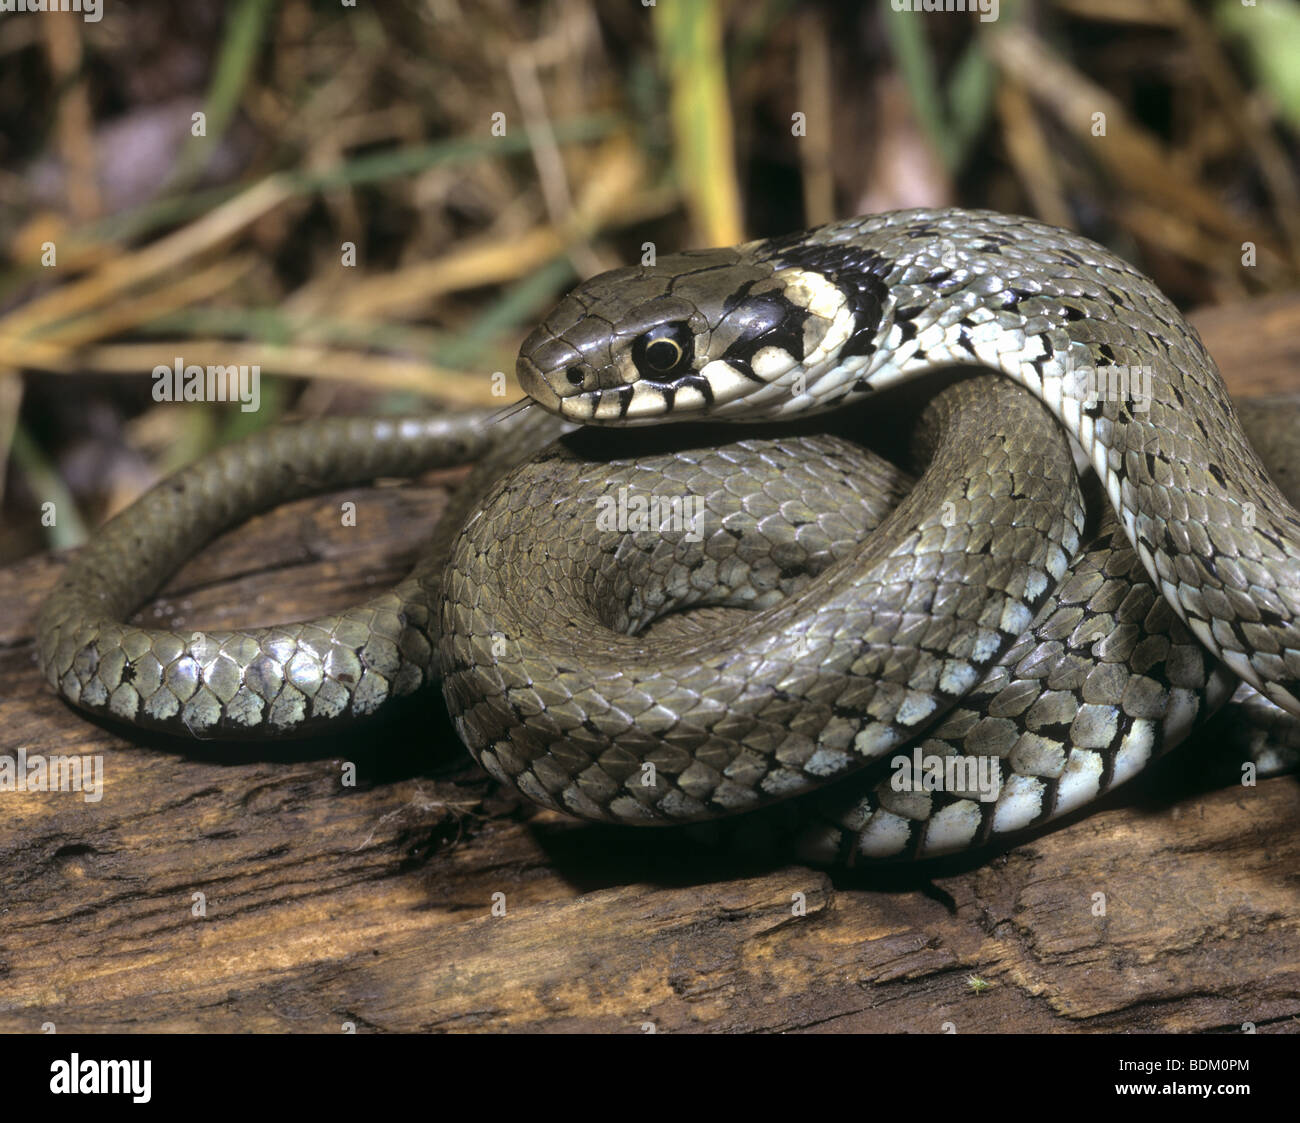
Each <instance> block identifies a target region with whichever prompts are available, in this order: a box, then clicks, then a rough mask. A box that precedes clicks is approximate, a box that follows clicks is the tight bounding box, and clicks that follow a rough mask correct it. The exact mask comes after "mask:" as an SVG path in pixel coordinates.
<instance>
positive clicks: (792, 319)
mask: <svg viewBox="0 0 1300 1123" xmlns="http://www.w3.org/2000/svg"><path fill="white" fill-rule="evenodd" d="M751 287H752V286H751V285H746V286H745V287H744V290H743V293H740V294H736V295H735V296H733V297H731V298H730V299H728V301H727V306H728V308H727V310H728V312H729V313H730V315H731V317H732V319H733V321H734V322H735V323H736V325H737V327H738V328H739V331H740V337H739V338H738V339H737V340H736V341H735V342H734V343H733V344H732V345H731V346H730V347H728V348H727V350H726V352H725V353H724V354H723V356H722V357H723V358H724V359H725V360H726V361H727V362H729V363H730V364H731V365H732V366H733V367H734V368H735V369H736V370H738V371H740V372H741V373H742V374H743V375H744V376H745V377H746V378H751V379H753V380H754V381H755V382H762V381H763V379H761V378H759V377H758V376H757V375H755V374H754V372H753V367H752V365H751V364H752V363H753V360H754V356H755V355H756V354H758V352H759V351H761V350H762V349H763V348H764V347H780V348H781V349H782V350H783V351H786V352H787V353H789V354H790V355H793V356H794V358H795V360H796V361H798V362H802V361H803V358H804V349H803V326H804V323H805V322H806V321H807V319H808V317H809V316H810V315H811V313H810V312H809V311H808V309H806V308H801V307H799V305H797V304H795V303H793V302H792V301H790V300H788V299H787V298H786V297H785V296H784V295H782V294H781V293H776V292H770V293H763V294H762V295H761V296H748V292H749V289H750V288H751Z"/></svg>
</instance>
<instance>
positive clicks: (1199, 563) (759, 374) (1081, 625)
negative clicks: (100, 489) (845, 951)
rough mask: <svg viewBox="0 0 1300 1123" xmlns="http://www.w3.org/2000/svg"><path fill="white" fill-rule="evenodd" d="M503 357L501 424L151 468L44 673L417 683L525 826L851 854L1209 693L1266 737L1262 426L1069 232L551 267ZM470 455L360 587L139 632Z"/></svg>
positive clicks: (231, 701)
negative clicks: (177, 574)
mask: <svg viewBox="0 0 1300 1123" xmlns="http://www.w3.org/2000/svg"><path fill="white" fill-rule="evenodd" d="M516 375H517V378H518V382H519V384H520V386H521V387H522V388H523V390H524V392H525V394H526V395H527V397H526V398H525V399H524V400H523V401H522V402H521V403H520V404H519V405H518V406H517V407H514V408H510V409H507V410H504V411H503V410H498V411H495V412H492V411H485V410H477V411H468V412H465V413H450V414H442V415H430V416H410V417H377V418H319V419H314V420H308V421H303V422H297V423H285V424H281V425H277V426H274V427H271V428H269V429H266V430H263V431H261V432H259V433H257V434H254V435H253V436H252V437H250V438H247V439H246V440H244V441H243V442H242V443H239V444H235V445H230V446H227V447H225V448H222V449H219V450H218V451H216V452H215V453H213V454H211V455H209V456H208V457H206V458H203V459H201V460H199V461H197V462H196V463H195V464H193V465H191V466H189V467H187V468H184V469H182V470H181V471H180V472H179V473H177V474H176V475H174V476H172V477H170V478H168V479H165V480H163V481H162V482H161V483H160V484H158V485H157V486H156V487H154V488H153V489H152V490H151V491H149V492H147V493H146V494H145V495H144V496H142V497H141V498H140V499H138V500H137V501H136V502H135V503H134V504H133V505H131V506H130V507H128V508H127V509H126V510H125V511H123V512H122V513H121V514H119V515H118V516H116V517H115V518H114V519H113V520H111V521H110V522H109V523H107V524H106V525H105V526H104V527H103V528H101V530H100V531H99V532H98V533H97V534H96V536H95V537H94V538H93V540H92V541H91V543H90V544H89V545H87V546H86V547H84V548H83V549H82V550H80V552H79V553H78V554H77V555H76V556H75V558H74V559H73V560H72V561H71V562H70V564H69V565H68V566H67V567H66V569H65V570H64V572H63V573H62V575H61V577H60V579H59V580H58V582H57V585H56V587H55V589H54V591H53V592H52V594H51V595H50V596H49V598H48V600H47V602H46V603H45V605H44V606H43V609H42V611H41V614H40V617H39V621H38V628H37V656H38V659H39V662H40V665H41V667H42V669H43V672H44V675H45V677H46V679H47V680H48V682H49V684H50V686H51V687H52V688H53V689H54V690H55V691H57V692H58V693H59V694H61V695H62V696H63V697H64V698H65V699H66V700H67V701H68V702H70V703H71V704H73V705H74V706H76V707H79V708H80V709H81V710H83V711H86V712H87V713H89V714H91V715H93V716H96V717H99V718H103V719H106V720H108V721H109V722H114V723H123V722H125V723H129V724H131V725H133V726H137V727H142V728H151V729H156V730H160V731H163V732H164V733H169V734H173V735H176V736H180V737H199V738H218V739H239V738H247V737H257V738H279V737H290V736H301V735H310V734H313V733H317V732H321V731H324V730H329V729H332V728H335V727H337V726H339V725H341V724H343V723H346V722H348V721H351V720H354V719H361V718H366V717H370V716H373V715H375V714H377V713H379V712H382V711H383V709H384V708H385V707H386V706H389V705H391V704H392V703H393V701H394V700H396V699H398V698H401V697H404V696H407V695H411V694H413V693H415V692H417V691H420V690H422V689H424V688H425V687H426V686H428V685H429V684H431V683H433V682H435V681H440V682H441V684H442V690H443V697H444V699H445V701H446V705H447V708H448V711H449V713H450V714H451V716H452V719H453V721H454V724H455V727H456V730H457V732H458V733H459V735H460V737H461V739H462V740H463V741H464V743H465V745H466V746H467V747H468V749H469V750H470V752H471V753H472V755H473V756H474V757H475V759H476V760H477V761H478V762H479V763H480V764H481V765H482V766H483V768H484V769H485V770H486V771H487V773H488V774H489V775H490V776H491V777H493V778H494V779H495V780H497V781H499V782H501V783H503V784H506V785H509V786H512V787H514V788H515V789H517V790H518V791H519V792H521V793H522V794H523V795H524V796H526V797H528V798H529V799H530V800H532V801H534V802H535V803H537V804H540V805H542V806H544V807H546V808H550V809H553V810H558V811H561V812H564V813H567V814H569V815H574V816H578V817H580V818H583V819H587V820H592V821H599V822H614V823H621V824H632V825H644V826H672V825H680V824H697V823H700V822H705V821H711V820H714V819H717V818H720V817H723V816H733V817H735V818H736V820H737V822H739V823H741V824H743V823H745V822H749V821H759V820H761V817H762V816H763V815H764V814H779V815H786V816H793V820H794V821H796V822H797V824H798V826H797V828H796V829H795V830H794V839H793V845H794V846H795V849H796V851H797V852H798V853H799V854H800V855H802V856H803V857H805V858H807V859H808V860H810V861H819V860H821V861H827V862H847V863H848V864H856V863H868V862H875V861H886V862H888V861H899V860H906V859H918V858H929V857H934V856H938V855H943V854H950V853H954V852H957V851H963V850H969V849H972V848H978V847H981V846H984V845H987V844H991V843H995V842H998V841H1000V840H1002V839H1004V838H1014V837H1016V836H1017V835H1018V834H1019V833H1020V832H1024V831H1027V830H1031V829H1035V828H1037V827H1040V826H1041V825H1042V824H1044V823H1046V822H1048V821H1050V820H1053V819H1055V818H1057V817H1059V816H1062V815H1065V814H1067V813H1069V812H1072V811H1074V810H1075V809H1077V808H1080V807H1084V806H1085V805H1088V804H1090V803H1092V802H1093V801H1095V800H1097V799H1099V798H1100V797H1101V796H1102V795H1104V794H1105V793H1106V792H1108V791H1110V790H1111V789H1113V788H1114V787H1116V786H1118V785H1119V784H1122V783H1124V782H1125V781H1127V780H1129V779H1131V778H1132V777H1134V776H1136V775H1137V774H1139V773H1140V772H1141V771H1142V770H1143V769H1144V768H1146V767H1147V766H1148V765H1149V764H1150V763H1151V762H1152V761H1154V760H1156V759H1157V758H1159V757H1160V756H1161V755H1162V754H1163V753H1164V752H1166V751H1167V750H1168V749H1169V748H1172V747H1173V746H1175V745H1177V744H1178V743H1179V742H1181V741H1182V740H1184V739H1185V738H1186V737H1187V736H1188V735H1189V734H1190V733H1191V732H1192V731H1193V730H1194V729H1196V728H1198V727H1200V726H1201V725H1203V724H1204V723H1205V722H1206V721H1207V720H1208V719H1209V717H1210V715H1212V714H1213V713H1214V712H1215V711H1216V710H1218V709H1219V708H1220V707H1221V706H1223V705H1224V704H1225V703H1227V702H1228V701H1229V699H1231V698H1232V697H1233V696H1234V693H1235V694H1236V696H1237V701H1238V702H1239V703H1241V704H1242V705H1244V706H1247V707H1251V708H1253V710H1254V711H1256V712H1258V713H1267V714H1268V715H1271V717H1272V718H1274V719H1276V720H1277V721H1278V722H1280V723H1282V724H1285V723H1288V722H1290V720H1291V718H1292V716H1293V715H1296V714H1298V713H1300V702H1298V701H1297V697H1298V696H1300V515H1298V514H1297V512H1296V509H1295V508H1294V507H1293V506H1292V505H1291V503H1290V502H1289V501H1288V499H1287V498H1286V497H1285V496H1284V494H1283V492H1282V491H1281V489H1280V488H1279V486H1278V483H1277V482H1276V481H1275V480H1274V479H1273V477H1272V476H1270V474H1269V470H1268V469H1267V468H1266V467H1265V465H1264V464H1263V463H1262V462H1261V460H1260V458H1259V456H1258V455H1257V454H1256V452H1255V451H1254V450H1253V448H1252V444H1251V441H1250V439H1249V438H1248V437H1247V435H1246V432H1245V431H1244V429H1243V419H1245V420H1246V422H1247V423H1248V424H1250V425H1251V426H1252V427H1253V428H1254V427H1257V432H1258V433H1259V435H1258V436H1257V437H1256V443H1261V444H1262V443H1266V442H1267V441H1268V440H1269V439H1270V438H1269V437H1268V436H1267V434H1268V432H1269V431H1270V429H1269V426H1270V425H1271V424H1272V423H1273V422H1274V421H1276V419H1277V418H1278V417H1279V416H1281V414H1282V411H1281V410H1280V409H1276V408H1269V407H1268V406H1265V407H1263V408H1259V409H1255V410H1247V409H1244V408H1243V409H1238V407H1237V406H1236V405H1234V403H1233V402H1232V400H1231V398H1230V397H1229V395H1228V392H1227V390H1226V388H1225V386H1224V384H1223V381H1222V378H1221V377H1220V375H1219V372H1218V370H1217V367H1216V366H1215V363H1214V360H1213V359H1212V358H1211V356H1210V355H1209V353H1208V352H1207V350H1206V348H1205V347H1204V345H1203V344H1202V342H1201V340H1200V338H1199V336H1198V335H1197V333H1196V332H1195V330H1194V329H1193V328H1192V327H1190V326H1189V325H1188V324H1187V323H1186V322H1185V321H1184V319H1183V318H1182V316H1181V315H1180V314H1179V312H1178V311H1177V309H1176V308H1175V307H1174V305H1173V304H1172V303H1171V301H1170V300H1169V299H1168V298H1167V297H1166V296H1165V295H1164V294H1163V293H1162V292H1161V291H1160V290H1159V289H1158V288H1157V286H1156V285H1155V284H1154V282H1152V281H1151V280H1150V279H1148V278H1147V277H1146V276H1145V275H1144V274H1142V273H1141V272H1140V271H1138V270H1137V269H1135V268H1134V267H1133V266H1131V265H1130V264H1128V263H1127V262H1126V261H1125V260H1123V259H1122V258H1120V257H1118V256H1117V255H1115V254H1114V253H1112V252H1111V251H1109V250H1107V249H1106V248H1104V247H1103V246H1101V245H1099V244H1097V243H1096V242H1093V241H1091V240H1089V239H1087V238H1085V237H1082V236H1080V235H1078V234H1075V233H1072V232H1070V231H1067V230H1064V229H1061V228H1057V227H1053V226H1049V225H1045V224H1043V223H1040V222H1037V221H1034V220H1032V219H1029V218H1024V217H1019V216H1013V215H1006V214H1001V213H998V212H993V211H977V210H962V209H940V210H933V209H924V210H906V211H894V212H888V213H884V214H879V215H873V216H868V217H861V218H854V219H850V220H845V221H839V222H835V223H831V224H829V225H824V226H821V227H817V228H815V229H812V230H806V231H800V232H797V233H793V234H788V235H783V236H778V237H773V238H765V239H760V240H756V241H751V242H747V243H745V244H742V245H738V246H734V247H728V248H721V249H706V250H687V251H685V252H680V253H675V254H665V255H662V256H659V257H658V258H657V260H654V261H652V262H651V263H649V264H645V263H643V264H640V265H636V266H632V267H625V268H620V269H615V270H612V271H609V272H606V273H602V274H600V275H598V276H594V277H592V278H590V279H588V280H586V281H583V282H581V283H580V284H578V286H577V287H576V288H574V289H573V290H572V291H571V292H570V293H569V294H568V295H566V296H565V297H564V298H563V299H562V300H561V301H560V302H559V303H558V304H557V305H556V307H555V308H554V309H553V310H552V311H551V312H549V314H547V315H546V317H545V318H544V319H543V320H542V321H541V323H540V324H539V325H538V326H537V327H536V328H535V329H534V330H533V331H532V332H531V334H529V335H528V337H527V338H526V339H525V340H524V342H523V344H522V347H521V349H520V352H519V357H518V361H517V367H516ZM931 383H933V392H930V390H931V386H930V384H931ZM920 390H924V391H925V394H924V399H923V400H922V401H921V402H920V403H919V404H914V405H912V406H907V405H900V404H899V403H904V402H906V400H907V396H908V394H909V392H912V391H920ZM909 409H910V413H909ZM905 417H906V418H909V419H910V420H908V421H907V422H906V423H905V421H904V420H903V419H904V418H905ZM873 427H874V428H875V430H876V431H878V432H882V433H885V434H887V435H891V436H892V437H893V438H894V440H895V441H896V443H898V444H900V445H901V446H902V447H903V448H904V450H905V451H904V452H903V453H901V454H900V455H901V456H902V457H903V458H904V459H905V460H906V465H905V466H903V467H900V466H898V465H897V464H896V463H895V462H894V461H891V460H890V459H886V458H883V457H881V456H880V455H879V454H878V453H876V452H874V451H872V450H871V449H870V448H867V447H864V445H863V444H862V442H861V440H859V439H857V438H859V437H860V435H861V431H866V430H867V429H870V428H873ZM837 429H839V430H847V431H844V432H840V431H836V430H837ZM1290 432H1291V434H1292V436H1293V435H1294V433H1295V430H1294V429H1293V430H1290ZM1294 443H1295V442H1293V441H1292V440H1291V438H1290V437H1283V438H1280V439H1279V440H1276V441H1274V444H1276V445H1278V446H1279V448H1280V450H1281V451H1280V452H1279V453H1278V455H1277V457H1276V458H1275V460H1274V462H1275V463H1280V461H1281V460H1282V459H1284V457H1285V454H1286V452H1287V451H1289V449H1290V448H1291V447H1292V445H1293V444H1294ZM898 458H899V457H898V456H896V457H895V458H894V459H895V460H897V459H898ZM464 464H472V465H473V467H472V468H471V470H470V473H469V475H468V477H467V478H466V480H465V482H464V483H463V484H462V485H460V487H459V488H458V489H457V490H456V491H455V493H454V494H453V496H452V498H451V500H450V502H449V505H448V507H447V509H446V511H445V513H444V514H443V516H442V518H441V519H440V520H439V522H438V524H437V526H436V528H435V530H434V532H433V535H432V538H431V540H430V541H429V543H428V544H427V547H426V548H425V550H424V552H423V553H422V555H421V557H420V559H419V561H418V562H417V563H416V566H415V568H414V570H413V571H412V572H411V573H410V574H409V576H407V577H406V578H405V579H404V580H403V581H402V582H401V583H399V584H398V585H397V586H395V587H394V588H392V589H390V590H387V591H385V592H383V593H381V594H379V595H377V596H375V597H372V598H371V599H370V600H368V601H367V602H365V603H364V604H361V605H358V606H356V607H355V608H352V609H349V610H346V611H343V612H341V613H338V614H335V615H330V616H325V617H321V618H318V619H315V620H309V621H303V622H299V623H291V624H279V625H273V626H267V627H262V628H252V629H246V630H235V631H202V630H199V631H181V630H167V629H162V630H160V629H153V628H149V627H145V626H142V625H141V624H139V623H137V622H134V621H133V618H132V615H131V614H132V613H133V612H135V611H136V610H137V609H138V608H139V607H140V605H141V604H143V603H144V602H145V601H146V600H147V599H148V598H149V597H150V596H151V595H153V594H154V593H155V592H156V591H157V590H158V589H159V588H160V587H161V585H162V583H163V582H164V581H165V580H166V579H167V577H168V576H169V575H170V574H171V573H173V572H174V571H175V570H176V568H177V567H178V566H179V565H180V564H181V562H183V561H184V560H185V559H186V558H187V557H189V556H190V555H192V554H193V553H194V552H195V551H197V550H198V549H200V548H201V547H202V546H203V545H204V544H205V543H206V542H208V541H209V540H210V539H211V538H212V537H213V536H215V535H216V534H217V533H219V532H220V531H222V530H224V529H226V528H228V527H230V526H233V525H235V524H236V523H238V522H240V521H241V520H243V519H245V518H247V517H248V516H249V515H250V514H252V513H254V512H256V511H260V510H264V509H266V508H268V507H270V506H273V505H274V504H277V503H281V502H284V501H286V500H289V499H292V498H296V497H299V496H304V495H309V494H313V493H316V492H320V491H323V490H328V489H331V488H338V487H343V486H348V485H352V484H356V483H359V482H366V481H370V480H373V479H375V478H377V477H389V476H410V475H414V474H417V473H419V472H422V471H425V470H428V469H431V468H438V467H448V466H454V465H464ZM909 469H910V470H911V471H910V472H909ZM1284 470H1285V471H1289V472H1291V473H1294V472H1295V468H1294V467H1293V466H1292V467H1288V468H1285V469H1283V468H1279V472H1281V471H1284ZM1293 494H1294V491H1293Z"/></svg>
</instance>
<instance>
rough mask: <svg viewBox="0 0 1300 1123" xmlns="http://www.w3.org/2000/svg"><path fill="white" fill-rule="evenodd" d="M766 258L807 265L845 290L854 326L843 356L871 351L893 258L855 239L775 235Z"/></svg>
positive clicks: (789, 265) (798, 266)
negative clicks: (811, 239)
mask: <svg viewBox="0 0 1300 1123" xmlns="http://www.w3.org/2000/svg"><path fill="white" fill-rule="evenodd" d="M764 252H765V254H766V260H768V261H770V262H771V263H772V265H773V266H775V267H776V268H777V269H792V268H793V269H806V270H808V271H809V272H812V273H820V274H821V275H822V276H823V277H825V278H826V279H827V280H828V281H830V282H831V283H832V284H833V285H835V287H836V288H838V289H839V290H840V291H841V292H842V293H844V296H845V299H846V300H847V301H848V303H849V307H850V308H851V309H852V310H853V316H854V327H853V331H852V332H851V333H850V335H849V338H848V340H847V341H846V342H845V344H844V346H843V347H842V348H841V349H840V355H841V357H843V358H846V359H847V358H850V357H852V356H854V355H871V354H874V353H875V350H876V336H877V334H878V332H879V330H880V321H881V317H882V315H883V312H884V308H885V302H886V300H887V299H888V297H889V289H888V287H887V286H886V284H885V281H884V278H885V277H886V276H887V275H888V274H889V272H890V270H891V269H893V262H891V261H887V260H885V258H883V257H881V256H880V255H879V254H877V253H874V252H872V251H871V250H868V249H864V248H863V247H862V246H859V245H856V244H855V243H853V242H823V243H809V242H807V241H804V240H803V239H795V238H774V239H772V240H771V241H770V242H768V244H767V247H766V250H765V251H764Z"/></svg>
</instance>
